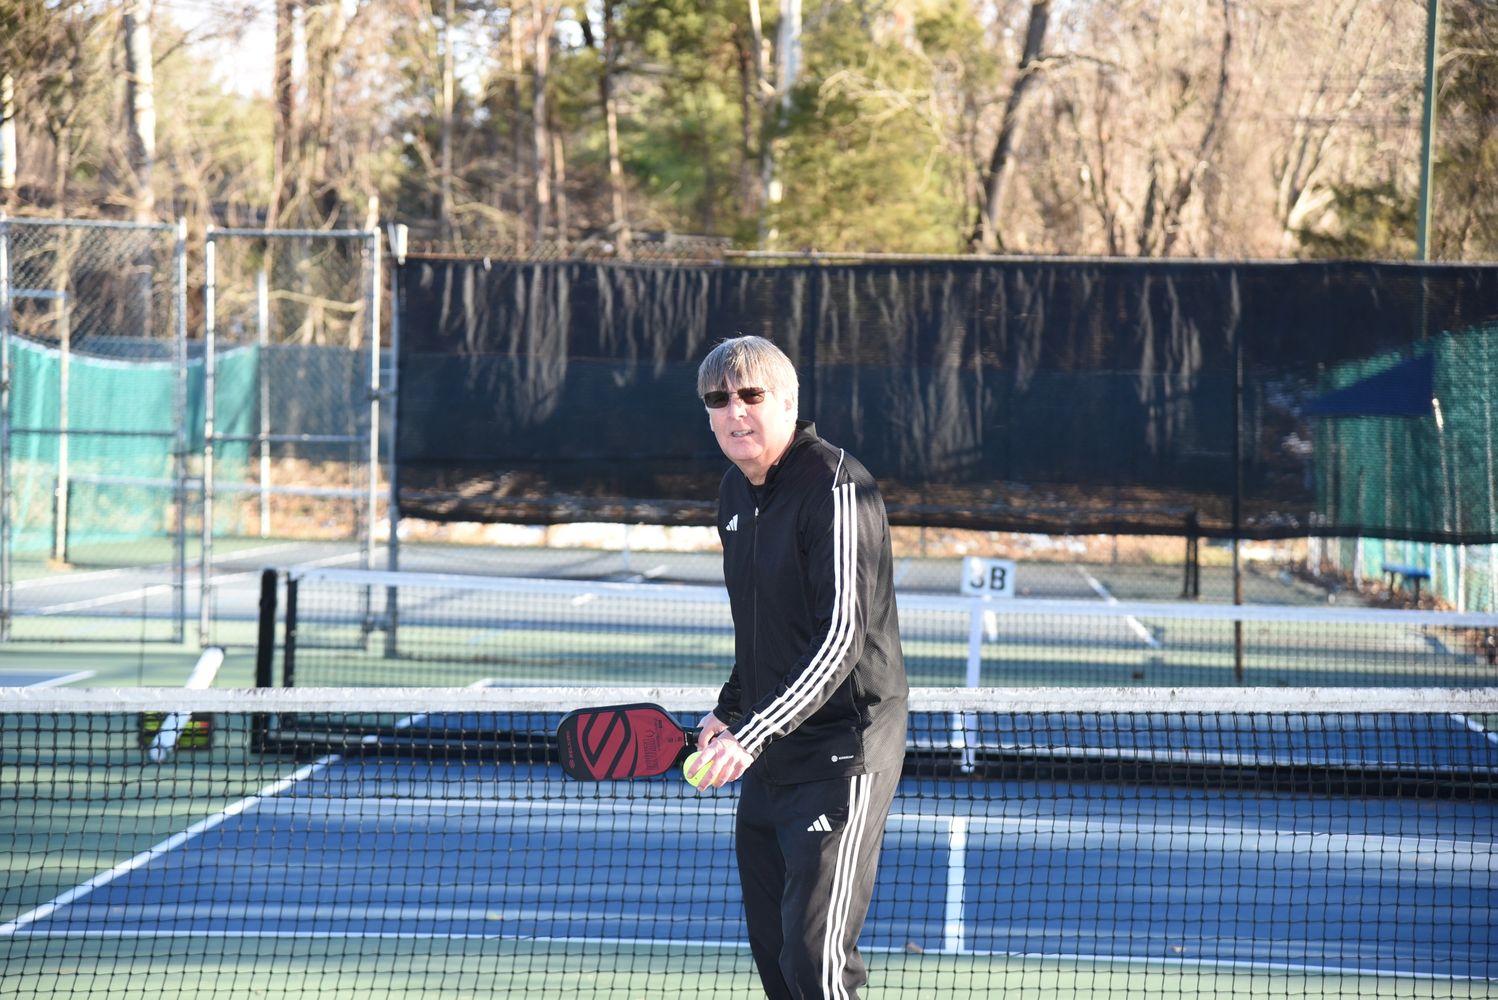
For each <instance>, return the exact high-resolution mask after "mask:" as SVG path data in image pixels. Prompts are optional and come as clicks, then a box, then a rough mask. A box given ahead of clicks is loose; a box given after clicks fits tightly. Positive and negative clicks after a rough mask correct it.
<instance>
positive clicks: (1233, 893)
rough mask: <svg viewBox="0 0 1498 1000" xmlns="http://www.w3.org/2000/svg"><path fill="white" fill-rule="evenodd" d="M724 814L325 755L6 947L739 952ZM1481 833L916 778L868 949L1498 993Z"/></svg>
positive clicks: (647, 788) (1487, 842)
mask: <svg viewBox="0 0 1498 1000" xmlns="http://www.w3.org/2000/svg"><path fill="white" fill-rule="evenodd" d="M1474 740H1475V742H1474V747H1476V748H1483V747H1487V749H1486V750H1485V751H1484V752H1485V753H1487V754H1488V755H1489V756H1488V759H1489V761H1491V759H1492V752H1493V751H1492V749H1491V744H1489V743H1488V742H1487V740H1486V737H1485V736H1482V735H1480V734H1475V735H1474ZM1473 752H1474V753H1475V752H1477V751H1476V750H1474V751H1473ZM734 804H735V803H734V801H733V795H732V794H729V793H722V792H720V793H717V794H713V795H707V796H700V797H699V796H697V795H696V794H695V793H692V792H691V790H690V789H688V788H687V787H686V786H685V784H684V783H683V782H681V781H680V780H677V779H660V780H652V781H640V782H632V783H627V784H624V783H620V784H602V785H585V784H580V783H576V782H570V781H566V780H564V779H562V778H560V777H559V776H558V775H557V772H556V770H555V769H554V768H548V767H545V766H542V765H522V766H512V765H457V764H433V763H420V762H410V761H391V760H380V761H373V760H366V761H362V762H361V761H344V760H326V761H322V762H319V763H318V764H314V765H309V766H307V767H305V768H303V769H301V770H300V771H298V772H297V773H296V774H295V775H293V776H291V777H290V778H288V779H287V780H285V781H283V782H279V783H278V784H277V785H275V786H272V787H270V788H267V789H266V790H265V791H263V792H262V793H261V794H260V795H258V796H253V797H250V798H247V799H245V800H243V801H242V802H239V803H237V804H236V805H235V806H233V807H231V808H230V809H228V810H225V811H223V812H220V813H216V814H214V815H213V816H211V817H208V818H206V819H205V820H204V821H202V822H201V823H199V824H197V825H196V826H194V827H192V828H190V829H187V830H184V831H183V833H182V834H180V835H179V836H177V837H174V838H171V839H169V840H167V841H165V842H163V843H162V844H159V845H157V846H156V847H155V848H153V849H152V850H150V851H147V852H144V853H143V854H141V855H139V856H137V857H136V858H134V859H133V860H132V861H130V862H127V863H125V864H122V865H119V866H117V867H115V868H113V869H111V870H109V871H106V872H102V873H101V874H100V875H99V876H98V877H97V878H95V879H94V880H92V881H91V882H89V883H88V884H86V885H84V886H80V887H79V888H78V889H75V890H73V891H72V892H70V893H68V894H65V895H64V896H62V897H59V899H57V900H55V901H54V902H53V903H51V904H48V905H46V906H43V907H41V908H38V909H36V910H33V911H31V912H30V913H28V914H25V915H23V916H22V917H20V918H19V919H17V920H15V921H13V922H12V923H11V924H10V925H8V926H7V927H5V928H3V929H0V933H7V934H14V935H16V936H23V935H25V936H29V935H42V936H48V937H79V938H86V937H110V938H129V937H142V938H150V937H187V938H195V937H201V938H245V939H250V938H258V937H286V938H332V939H347V940H348V942H349V943H348V945H347V949H348V950H349V951H357V949H358V948H359V944H358V941H359V940H360V939H367V938H385V939H388V938H410V939H424V938H474V939H512V940H527V941H535V940H543V941H553V942H558V943H559V944H567V943H605V944H609V943H615V944H620V945H624V944H629V943H633V942H641V941H649V942H674V943H680V944H691V945H696V946H704V947H710V948H711V947H720V948H732V949H740V948H742V947H743V931H742V926H741V916H740V910H739V900H738V892H737V877H736V873H735V870H734V861H733V853H732V845H731V837H732V825H733V819H732V814H733V808H734ZM1495 820H1498V810H1495V806H1494V804H1493V803H1492V802H1490V801H1470V802H1464V801H1419V800H1360V799H1352V798H1349V799H1341V800H1333V801H1331V803H1330V806H1329V803H1328V801H1327V800H1315V799H1311V798H1309V797H1301V796H1294V795H1254V794H1236V793H1206V792H1187V791H1184V790H1180V789H1166V788H1154V789H1152V788H1123V787H1114V786H1106V785H1097V786H1079V785H1065V786H1062V785H1054V784H1047V783H1026V784H1023V785H1020V784H1016V783H1007V782H976V783H975V782H964V781H961V780H934V779H933V780H918V779H907V781H906V782H905V783H904V784H903V786H902V789H901V794H900V796H899V797H898V798H897V800H896V803H895V807H894V811H893V815H892V817H891V820H890V823H889V825H888V835H887V841H886V848H885V855H884V865H883V869H882V874H881V878H880V883H879V888H878V891H877V893H876V897H875V901H874V904H873V906H872V909H871V913H870V918H869V921H868V923H867V925H866V928H865V933H864V936H863V939H862V940H863V945H864V947H865V948H866V949H868V950H870V951H871V952H879V951H895V952H901V951H903V952H921V953H924V954H932V953H938V954H967V955H984V954H989V955H996V956H1050V957H1064V958H1071V959H1079V960H1085V961H1093V960H1095V961H1098V962H1102V963H1108V964H1114V963H1116V964H1120V965H1131V964H1135V963H1140V962H1180V963H1192V964H1198V965H1202V966H1206V967H1217V966H1222V967H1235V968H1237V967H1250V968H1265V969H1297V970H1305V971H1336V972H1339V973H1345V974H1356V975H1368V976H1381V977H1382V976H1389V977H1394V976H1399V977H1410V976H1415V977H1423V976H1434V977H1441V978H1456V979H1478V980H1492V979H1495V978H1498V957H1495V956H1498V931H1495V927H1494V921H1493V915H1494V914H1495V913H1498V863H1495V848H1494V834H1495V832H1498V823H1495ZM709 885H710V886H711V888H706V886H709ZM246 947H249V946H246ZM877 963H878V959H877V957H873V956H871V964H874V965H875V967H876V968H877Z"/></svg>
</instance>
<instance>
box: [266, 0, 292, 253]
mask: <svg viewBox="0 0 1498 1000" xmlns="http://www.w3.org/2000/svg"><path fill="white" fill-rule="evenodd" d="M296 5H297V0H276V40H275V54H274V58H275V62H274V66H273V69H272V82H271V96H272V100H273V101H274V105H275V121H274V133H275V137H274V140H273V143H272V146H273V151H272V157H273V163H272V165H271V169H272V177H271V192H270V204H269V207H268V209H267V211H266V218H265V221H266V225H267V226H277V225H279V224H280V223H281V221H282V213H284V212H285V211H286V210H287V208H288V206H289V205H290V203H291V201H292V195H291V178H292V176H293V174H294V172H295V170H294V164H293V160H294V159H295V156H296V150H297V147H298V145H299V143H298V141H297V127H296V122H297V112H296V79H295V76H294V72H293V53H294V52H295V49H296V39H295V34H296Z"/></svg>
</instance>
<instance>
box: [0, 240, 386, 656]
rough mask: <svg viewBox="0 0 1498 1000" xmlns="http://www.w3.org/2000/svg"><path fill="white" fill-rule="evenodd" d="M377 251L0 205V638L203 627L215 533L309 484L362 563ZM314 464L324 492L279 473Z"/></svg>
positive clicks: (261, 527) (374, 417) (259, 535)
mask: <svg viewBox="0 0 1498 1000" xmlns="http://www.w3.org/2000/svg"><path fill="white" fill-rule="evenodd" d="M378 247H379V242H378V235H377V234H376V233H374V232H371V231H362V230H361V231H306V232H302V231H275V232H270V233H267V232H264V231H260V230H237V229H217V230H215V229H210V230H209V231H208V233H207V234H206V239H205V241H204V243H203V244H202V246H201V249H200V254H201V256H200V258H199V257H197V256H196V254H197V252H196V251H193V250H190V248H189V246H188V241H187V239H186V227H185V224H178V225H176V226H169V225H141V224H127V223H110V222H81V221H59V220H36V219H3V218H0V368H3V372H0V382H3V385H4V389H3V399H0V495H3V510H4V514H5V516H4V518H3V524H0V639H97V640H105V641H109V640H141V639H145V640H163V641H171V642H181V641H183V640H184V639H185V638H187V635H188V630H189V627H190V624H191V623H192V622H193V621H194V619H196V621H197V623H198V633H199V637H200V638H202V637H205V636H206V634H207V629H208V622H209V618H210V616H211V614H212V611H213V606H214V590H213V588H214V573H213V567H214V565H215V551H214V550H215V539H216V538H217V539H224V538H233V539H236V540H239V539H262V540H263V539H265V538H267V537H268V536H269V534H270V528H269V525H270V519H271V515H272V509H273V507H275V506H276V505H278V504H279V505H281V506H283V507H288V506H292V505H295V504H296V503H299V502H301V501H304V500H306V499H307V498H308V497H309V496H310V497H313V498H315V500H316V502H317V503H318V511H317V513H316V517H317V519H318V523H319V528H320V530H321V531H322V533H323V534H324V535H325V536H330V537H335V538H336V539H337V540H338V541H339V543H340V544H341V545H342V546H343V547H344V548H345V549H346V550H347V551H348V553H349V558H348V559H347V560H343V561H345V562H346V563H347V564H350V565H358V566H368V565H369V554H370V552H371V550H372V546H373V536H374V530H373V524H374V507H373V497H374V495H375V486H374V484H375V483H376V481H377V478H378V476H377V469H378V464H379V463H378V460H377V450H378V448H379V440H380V435H379V429H378V423H379V407H380V403H381V400H380V397H379V385H380V382H379V378H380V371H379V368H380V357H381V356H380V353H379V350H378V344H379V337H378V335H377V333H376V331H377V330H378V329H379V323H380V319H379V312H380V310H379V306H378V296H379V292H378V289H379V274H378V272H379V267H378V262H379V249H378ZM190 257H194V258H195V259H194V260H193V261H192V263H191V265H190V263H189V258H190ZM190 274H191V278H190V277H189V275H190ZM299 461H301V462H310V463H315V464H316V465H317V467H318V469H319V473H318V480H319V481H318V482H317V483H316V485H315V486H309V485H308V483H307V481H306V480H307V477H306V476H297V477H296V478H295V481H291V477H285V481H282V480H280V479H278V476H277V472H276V470H277V469H278V468H284V467H285V466H286V465H288V464H295V463H296V462H299ZM328 470H333V471H334V472H335V473H336V478H333V479H330V478H329V472H328ZM330 511H331V512H332V513H331V514H330V513H329V512H330ZM236 544H238V545H243V544H245V543H244V542H239V541H236ZM79 570H84V571H90V572H88V573H79V572H75V571H79ZM194 571H196V572H195V575H196V577H197V580H196V586H190V585H189V579H190V577H191V576H193V575H194ZM85 576H87V577H90V578H91V579H92V580H95V581H99V580H103V579H106V578H107V581H108V582H107V585H102V586H100V587H98V588H94V587H91V586H90V585H89V584H88V581H87V580H84V579H83V578H84V577H85Z"/></svg>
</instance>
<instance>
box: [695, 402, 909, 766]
mask: <svg viewBox="0 0 1498 1000" xmlns="http://www.w3.org/2000/svg"><path fill="white" fill-rule="evenodd" d="M718 537H719V538H720V539H721V540H722V542H723V576H724V578H725V580H726V582H727V584H728V596H729V601H730V603H731V605H732V608H733V623H734V654H735V662H734V666H733V672H732V673H731V674H730V675H729V678H728V682H727V683H726V684H724V685H723V690H722V692H721V693H720V694H719V695H718V705H717V707H716V708H715V709H714V710H713V712H714V714H715V715H717V717H718V718H719V719H721V720H722V721H724V722H726V723H728V724H729V730H730V731H731V732H732V733H733V735H734V737H735V738H737V739H738V741H739V743H740V744H741V745H742V746H743V747H744V749H745V750H747V751H748V752H749V753H750V754H752V755H753V756H754V757H755V758H756V761H755V763H754V770H755V773H756V774H757V775H759V776H760V778H761V779H762V780H765V781H768V782H770V783H772V784H796V783H799V782H803V781H818V780H823V779H826V778H833V777H843V776H847V775H854V774H865V773H868V772H872V771H883V770H887V769H889V768H892V767H894V768H898V767H899V766H900V763H901V761H902V760H903V759H904V755H905V717H906V700H907V697H908V694H909V689H908V687H907V685H906V680H905V660H904V657H903V655H902V654H901V651H900V634H899V631H900V630H899V622H898V619H897V616H896V612H895V589H894V573H893V565H892V564H893V558H892V556H891V554H890V539H889V520H888V517H887V515H886V514H885V510H884V500H883V498H881V497H880V495H879V488H878V487H877V486H876V485H875V483H874V480H873V477H871V476H870V475H869V473H868V470H866V469H865V468H864V467H863V466H862V465H861V464H859V462H858V461H857V460H856V459H854V458H853V457H852V456H850V455H848V454H846V453H845V452H844V451H843V450H842V449H841V448H837V447H835V446H833V445H830V444H828V443H827V442H825V441H823V440H821V439H820V438H818V437H817V433H816V428H815V427H814V426H813V425H812V424H811V423H810V422H809V421H805V420H801V421H797V423H796V436H795V438H794V440H793V441H792V442H791V447H790V449H789V450H788V451H787V452H786V455H785V457H784V458H782V459H781V460H780V462H779V463H778V464H777V465H776V466H774V467H773V468H772V469H771V470H770V472H769V475H768V477H767V478H766V480H765V483H764V485H763V486H760V487H754V486H752V485H751V484H750V483H749V480H748V478H747V477H746V476H745V475H744V474H743V473H742V472H740V471H739V470H738V468H737V467H730V468H729V470H728V473H727V474H726V475H725V476H724V477H723V483H722V486H721V487H720V488H719V492H718Z"/></svg>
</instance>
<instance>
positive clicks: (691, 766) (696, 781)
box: [681, 750, 707, 788]
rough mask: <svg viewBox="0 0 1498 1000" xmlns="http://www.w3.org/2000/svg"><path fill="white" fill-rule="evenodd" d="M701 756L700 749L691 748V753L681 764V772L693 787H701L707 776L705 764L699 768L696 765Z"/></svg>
mask: <svg viewBox="0 0 1498 1000" xmlns="http://www.w3.org/2000/svg"><path fill="white" fill-rule="evenodd" d="M701 757H702V753H701V752H700V751H697V750H693V751H692V755H691V756H690V757H688V758H687V759H686V762H685V763H683V764H682V765H681V773H682V774H684V775H685V776H686V779H687V783H688V784H690V785H691V786H692V787H693V788H701V787H702V783H703V781H704V780H706V778H707V766H706V765H703V766H702V767H701V768H698V766H697V762H698V760H699V759H700V758H701Z"/></svg>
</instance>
